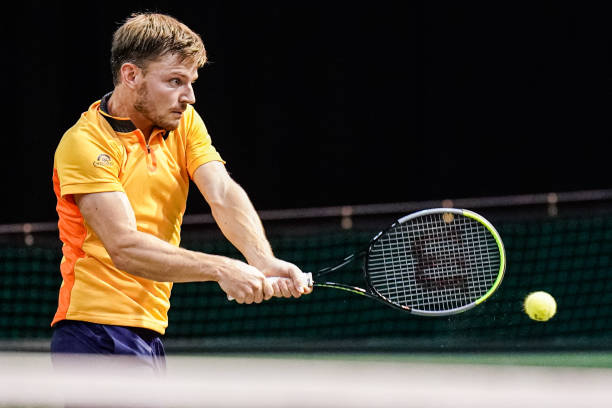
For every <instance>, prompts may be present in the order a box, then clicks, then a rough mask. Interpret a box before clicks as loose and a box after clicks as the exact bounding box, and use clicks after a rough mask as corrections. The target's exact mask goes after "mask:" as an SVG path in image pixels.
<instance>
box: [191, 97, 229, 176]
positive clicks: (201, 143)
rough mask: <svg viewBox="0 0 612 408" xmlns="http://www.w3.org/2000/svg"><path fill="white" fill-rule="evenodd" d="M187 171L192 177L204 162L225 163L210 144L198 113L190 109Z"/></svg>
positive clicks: (208, 136)
mask: <svg viewBox="0 0 612 408" xmlns="http://www.w3.org/2000/svg"><path fill="white" fill-rule="evenodd" d="M186 153H187V171H188V172H189V176H190V177H193V173H194V172H195V171H196V169H197V168H198V167H200V166H201V165H202V164H204V163H208V162H211V161H220V162H222V163H224V164H225V161H224V160H223V159H222V158H221V155H219V153H218V152H217V150H216V149H215V148H214V146H213V145H212V141H211V138H210V135H209V134H208V130H207V129H206V126H205V125H204V121H203V120H202V118H201V117H200V115H199V114H198V113H197V112H196V111H195V109H192V110H191V118H190V121H189V129H188V131H187V152H186Z"/></svg>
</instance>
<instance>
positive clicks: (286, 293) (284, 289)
mask: <svg viewBox="0 0 612 408" xmlns="http://www.w3.org/2000/svg"><path fill="white" fill-rule="evenodd" d="M290 282H291V281H289V280H288V279H279V281H278V286H279V288H280V290H281V293H282V294H283V297H286V298H290V297H291V290H290V289H289V287H288V286H289V285H291V283H290Z"/></svg>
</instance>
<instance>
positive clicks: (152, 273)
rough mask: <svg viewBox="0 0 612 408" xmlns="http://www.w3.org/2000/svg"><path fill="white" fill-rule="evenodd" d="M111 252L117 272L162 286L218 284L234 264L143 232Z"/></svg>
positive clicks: (126, 239) (122, 242)
mask: <svg viewBox="0 0 612 408" xmlns="http://www.w3.org/2000/svg"><path fill="white" fill-rule="evenodd" d="M109 252H110V253H111V257H112V259H113V262H114V264H115V266H116V267H117V268H118V269H120V270H123V271H125V272H128V273H130V274H132V275H136V276H140V277H143V278H147V279H151V280H155V281H159V282H202V281H218V280H219V279H220V277H221V275H222V274H223V273H224V272H225V271H226V270H227V269H228V266H229V264H230V263H231V262H235V261H233V260H231V259H229V258H226V257H223V256H217V255H210V254H204V253H201V252H194V251H189V250H186V249H183V248H179V247H176V246H174V245H171V244H169V243H167V242H165V241H163V240H161V239H159V238H157V237H155V236H153V235H150V234H147V233H144V232H141V231H132V232H130V233H129V234H126V236H123V237H122V238H121V240H120V244H118V245H116V246H115V247H113V249H112V251H109Z"/></svg>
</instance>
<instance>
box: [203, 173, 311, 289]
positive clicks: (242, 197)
mask: <svg viewBox="0 0 612 408" xmlns="http://www.w3.org/2000/svg"><path fill="white" fill-rule="evenodd" d="M193 180H194V182H195V184H196V185H197V186H198V189H199V190H200V192H201V193H202V195H203V196H204V199H205V200H206V201H207V202H208V204H209V205H210V208H211V210H212V215H213V217H214V219H215V221H216V223H217V225H218V226H219V228H220V229H221V231H222V232H223V235H225V237H226V238H227V239H228V240H229V241H230V242H231V243H232V244H233V245H234V246H235V247H236V248H237V249H238V250H239V251H240V252H241V253H242V254H243V255H244V257H245V258H246V260H247V262H248V263H249V264H250V265H252V266H254V267H256V268H257V269H259V270H260V271H261V272H263V273H264V274H265V275H266V276H268V277H271V276H280V277H285V278H291V279H280V280H279V281H278V282H277V283H275V284H274V285H273V286H274V289H275V296H284V297H291V296H293V297H299V296H300V295H301V294H303V293H310V291H311V289H310V288H304V287H303V284H302V283H301V282H302V280H301V275H302V271H301V270H300V269H299V268H298V267H297V266H296V265H294V264H292V263H289V262H286V261H283V260H281V259H278V258H276V257H275V256H274V253H273V251H272V248H271V247H270V243H269V242H268V239H267V238H266V234H265V231H264V228H263V225H262V223H261V220H260V219H259V216H258V215H257V212H256V211H255V208H254V207H253V204H252V203H251V200H250V199H249V197H248V195H247V194H246V192H245V191H244V189H243V188H242V187H240V185H238V183H236V182H235V181H234V180H233V179H232V178H231V177H230V175H229V174H228V173H227V170H226V169H225V165H224V164H223V163H221V162H218V161H211V162H208V163H205V164H202V165H201V166H199V167H198V168H197V169H196V171H195V172H194V173H193Z"/></svg>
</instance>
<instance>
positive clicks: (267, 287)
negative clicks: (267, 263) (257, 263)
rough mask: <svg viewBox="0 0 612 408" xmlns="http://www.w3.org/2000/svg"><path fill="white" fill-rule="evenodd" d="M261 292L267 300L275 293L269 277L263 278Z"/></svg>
mask: <svg viewBox="0 0 612 408" xmlns="http://www.w3.org/2000/svg"><path fill="white" fill-rule="evenodd" d="M263 294H264V299H265V300H268V299H270V298H271V297H272V296H274V295H275V290H274V287H273V284H272V282H271V281H270V279H264V283H263Z"/></svg>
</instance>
